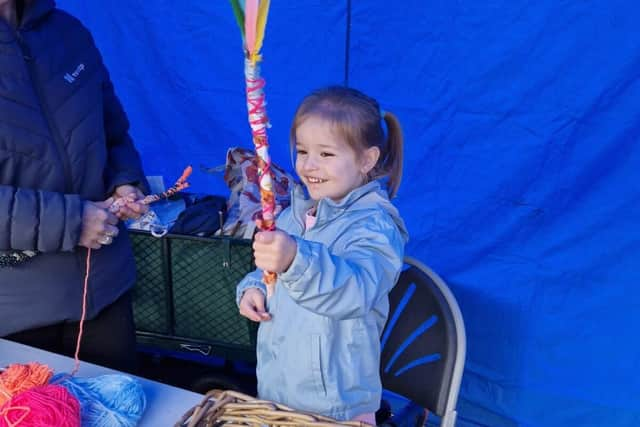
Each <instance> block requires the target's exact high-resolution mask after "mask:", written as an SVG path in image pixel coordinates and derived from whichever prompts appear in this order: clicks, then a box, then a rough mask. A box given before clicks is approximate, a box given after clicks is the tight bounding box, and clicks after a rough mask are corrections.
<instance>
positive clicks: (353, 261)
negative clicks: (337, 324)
mask: <svg viewBox="0 0 640 427" xmlns="http://www.w3.org/2000/svg"><path fill="white" fill-rule="evenodd" d="M294 238H295V239H296V242H297V244H298V250H297V253H296V256H295V258H294V260H293V262H292V263H291V265H290V266H289V268H288V269H287V271H285V272H284V273H281V274H280V275H278V285H280V286H283V287H284V288H286V289H287V291H288V293H289V295H290V296H291V298H292V299H293V300H294V301H296V302H297V303H298V304H299V305H301V306H302V307H304V308H306V309H307V310H310V311H312V312H314V313H316V314H320V315H323V316H327V317H332V318H336V319H347V318H353V317H360V316H363V315H365V314H367V313H368V312H370V311H371V310H372V309H373V308H374V307H375V305H376V304H377V303H378V301H379V300H380V298H381V297H383V296H386V295H387V294H388V293H389V291H390V290H391V288H393V286H394V285H395V283H396V281H397V279H398V275H399V274H400V269H401V268H402V260H403V256H404V240H403V239H402V237H401V235H400V232H399V231H398V229H397V228H396V226H395V225H394V224H393V223H392V221H391V220H390V219H389V221H383V222H375V224H371V223H369V225H368V226H364V225H353V226H352V227H349V230H348V231H347V232H346V233H345V235H344V237H343V238H345V239H348V240H347V242H346V243H345V244H342V245H340V249H338V250H337V252H336V253H332V252H331V251H330V250H329V248H328V247H327V246H326V245H324V244H322V243H317V242H313V241H309V240H304V239H301V238H299V237H294ZM336 247H337V245H336ZM338 251H339V252H338Z"/></svg>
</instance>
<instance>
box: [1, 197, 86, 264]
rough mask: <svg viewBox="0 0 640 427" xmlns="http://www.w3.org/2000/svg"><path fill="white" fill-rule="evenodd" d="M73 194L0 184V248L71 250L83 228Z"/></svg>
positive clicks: (79, 211) (79, 203)
mask: <svg viewBox="0 0 640 427" xmlns="http://www.w3.org/2000/svg"><path fill="white" fill-rule="evenodd" d="M82 207H83V201H82V199H81V198H80V196H78V195H75V194H62V193H54V192H48V191H38V190H28V189H23V188H15V187H11V186H6V185H0V250H3V251H4V250H22V251H24V250H29V251H40V252H58V251H72V250H73V248H74V247H75V246H76V245H77V243H78V240H79V239H80V233H81V231H82Z"/></svg>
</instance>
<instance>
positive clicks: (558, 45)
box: [58, 0, 640, 426]
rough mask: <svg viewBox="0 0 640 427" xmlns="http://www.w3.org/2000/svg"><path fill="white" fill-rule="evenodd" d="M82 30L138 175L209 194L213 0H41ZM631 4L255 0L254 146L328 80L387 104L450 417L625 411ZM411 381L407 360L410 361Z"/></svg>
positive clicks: (237, 81)
mask: <svg viewBox="0 0 640 427" xmlns="http://www.w3.org/2000/svg"><path fill="white" fill-rule="evenodd" d="M58 3H59V6H60V7H62V8H63V9H66V10H68V11H70V12H71V13H73V14H75V15H76V16H77V17H79V18H80V19H81V20H82V21H83V22H84V23H85V24H86V25H87V26H88V27H89V28H90V29H91V30H92V32H93V34H94V36H95V39H96V43H97V44H98V46H99V48H100V49H101V51H102V53H103V56H104V60H105V62H106V64H107V65H108V67H109V68H110V70H111V74H112V78H113V80H114V83H115V85H116V90H117V91H118V93H119V96H120V98H121V100H122V102H123V104H124V105H125V107H126V109H127V111H128V113H129V117H130V120H131V124H132V127H131V133H132V135H133V137H134V139H135V141H136V143H137V146H138V147H139V149H140V151H141V153H142V155H143V160H144V164H145V167H146V172H147V174H148V175H164V177H165V180H166V182H167V183H169V184H170V182H171V181H173V180H174V179H175V178H176V177H177V176H179V174H180V172H181V171H182V168H183V167H184V166H186V165H187V164H193V165H194V166H196V172H195V174H194V177H193V180H192V181H193V183H194V185H195V187H194V189H195V190H196V191H202V192H212V193H218V194H226V188H225V186H224V183H223V181H222V178H221V176H215V175H209V174H205V173H203V172H201V171H199V170H198V167H199V166H200V165H205V166H215V165H220V164H223V163H224V160H225V152H226V149H227V148H228V147H230V146H245V147H251V140H250V137H249V128H248V125H247V123H246V106H245V103H244V81H243V71H242V67H243V57H242V50H241V39H240V33H239V30H238V28H237V27H236V24H235V21H234V19H233V16H232V12H231V8H230V5H229V3H228V2H226V1H221V0H215V1H197V2H196V1H185V2H171V1H140V0H128V1H123V0H110V1H105V2H102V1H101V2H87V1H80V0H59V2H58ZM638 22H640V5H639V4H638V3H636V2H629V1H620V0H592V1H551V0H541V1H537V2H530V1H523V0H512V1H489V2H477V1H472V0H460V1H435V0H426V1H425V0H403V1H399V2H389V1H382V0H368V1H350V0H347V1H336V2H329V1H317V0H309V1H303V2H290V1H274V2H272V6H271V12H270V15H269V22H268V24H267V35H266V40H265V47H264V49H263V54H264V64H263V75H264V76H265V78H266V80H267V88H266V94H267V100H268V103H269V105H268V113H269V115H270V118H271V122H272V124H273V128H272V129H271V131H270V138H271V144H272V157H273V158H274V160H275V161H276V162H277V163H278V164H280V165H282V166H284V167H287V168H289V169H290V168H291V164H290V157H289V152H288V139H287V138H288V130H289V125H290V122H291V119H292V116H293V112H294V109H295V107H296V105H297V104H298V102H299V101H300V99H301V98H302V97H303V96H304V95H305V94H307V93H308V92H309V91H310V90H311V89H313V88H316V87H318V86H322V85H326V84H330V83H338V84H344V83H347V84H349V85H352V86H354V87H356V88H359V89H362V90H364V91H365V92H367V93H369V94H371V95H372V96H374V97H376V98H377V99H379V101H380V102H381V104H382V106H383V108H384V109H386V110H390V111H393V112H395V113H396V114H397V115H398V116H399V117H400V119H401V121H402V123H403V125H404V130H405V137H406V169H405V177H404V182H403V186H402V188H401V191H400V194H399V197H398V198H397V200H396V202H397V205H398V206H399V208H400V209H401V211H402V213H403V215H404V217H405V218H406V220H407V224H408V226H409V229H410V232H411V236H412V240H411V242H410V243H409V246H408V249H407V252H408V254H410V255H413V256H415V257H417V258H419V259H420V260H422V261H424V262H426V263H427V264H429V265H430V266H431V267H432V268H433V269H434V270H435V271H437V272H438V273H439V274H441V275H442V276H443V277H444V279H445V280H446V281H447V282H448V283H449V285H450V286H451V288H452V290H453V292H454V293H455V295H456V297H457V298H458V300H459V302H460V305H461V308H462V312H463V315H464V317H465V322H466V327H467V334H468V359H467V365H466V370H465V374H464V378H463V387H462V391H461V397H460V399H461V400H460V403H459V409H460V420H459V422H460V425H462V426H543V425H544V426H605V425H606V426H638V425H640V375H639V371H640V343H639V342H638V338H637V337H638V329H639V327H640V314H639V310H640V290H638V285H639V282H640V280H639V279H640V273H639V270H638V267H636V266H635V265H637V264H638V258H639V254H640V231H639V225H638V223H639V219H640V149H639V148H638V147H637V143H638V139H639V137H640V31H638V30H637V26H638ZM417 380H419V379H417Z"/></svg>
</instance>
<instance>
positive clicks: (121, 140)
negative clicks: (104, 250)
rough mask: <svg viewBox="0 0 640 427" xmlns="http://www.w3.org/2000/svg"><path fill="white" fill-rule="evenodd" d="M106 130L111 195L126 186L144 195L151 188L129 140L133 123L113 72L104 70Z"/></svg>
mask: <svg viewBox="0 0 640 427" xmlns="http://www.w3.org/2000/svg"><path fill="white" fill-rule="evenodd" d="M103 69H104V73H105V80H104V83H103V85H102V93H103V100H104V126H105V132H106V140H107V150H108V156H109V158H108V163H107V170H106V174H105V176H106V183H107V195H111V194H113V192H114V191H115V189H116V187H118V186H119V185H124V184H131V185H136V186H138V187H139V188H140V189H141V190H142V191H143V192H144V193H148V192H149V185H148V183H147V179H146V178H145V175H144V172H143V170H142V162H141V161H140V155H139V154H138V151H137V150H136V148H135V147H134V145H133V141H132V140H131V137H130V136H129V120H128V119H127V116H126V114H125V112H124V109H123V108H122V104H121V103H120V100H119V99H118V97H117V96H116V94H115V92H114V89H113V84H112V83H111V79H110V77H109V72H108V71H107V69H106V68H105V67H103Z"/></svg>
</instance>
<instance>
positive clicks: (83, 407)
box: [50, 374, 147, 427]
mask: <svg viewBox="0 0 640 427" xmlns="http://www.w3.org/2000/svg"><path fill="white" fill-rule="evenodd" d="M50 382H51V383H52V384H59V385H61V386H63V387H65V388H66V389H67V390H69V392H71V393H72V394H73V395H74V396H75V397H76V398H77V399H78V401H79V402H80V413H81V417H82V426H83V427H135V426H136V425H138V421H140V418H142V414H143V413H144V410H145V408H146V406H147V399H146V396H145V394H144V391H143V390H142V386H141V385H140V384H139V383H138V381H136V380H135V379H133V378H131V377H128V376H126V375H117V374H110V375H101V376H98V377H93V378H75V377H71V376H69V375H67V374H58V375H55V376H54V377H53V378H52V379H51V381H50Z"/></svg>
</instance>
